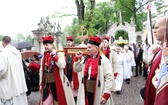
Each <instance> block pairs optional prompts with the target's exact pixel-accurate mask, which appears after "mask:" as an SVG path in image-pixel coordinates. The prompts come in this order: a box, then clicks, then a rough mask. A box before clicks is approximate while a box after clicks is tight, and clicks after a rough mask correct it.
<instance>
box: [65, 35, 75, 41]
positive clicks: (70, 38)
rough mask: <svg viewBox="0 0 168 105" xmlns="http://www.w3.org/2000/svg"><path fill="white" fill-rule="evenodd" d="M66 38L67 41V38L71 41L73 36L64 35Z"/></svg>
mask: <svg viewBox="0 0 168 105" xmlns="http://www.w3.org/2000/svg"><path fill="white" fill-rule="evenodd" d="M66 40H67V41H68V40H70V41H73V40H74V38H73V36H66Z"/></svg>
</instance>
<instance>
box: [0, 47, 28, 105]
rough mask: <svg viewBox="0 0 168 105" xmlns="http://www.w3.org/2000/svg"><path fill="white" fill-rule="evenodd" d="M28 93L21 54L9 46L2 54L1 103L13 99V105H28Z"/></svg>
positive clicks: (0, 76)
mask: <svg viewBox="0 0 168 105" xmlns="http://www.w3.org/2000/svg"><path fill="white" fill-rule="evenodd" d="M26 91H27V86H26V82H25V76H24V70H23V65H22V58H21V53H20V52H19V51H18V50H17V49H16V48H15V47H13V46H11V45H7V46H6V47H5V49H4V50H3V51H2V52H0V101H1V102H2V100H3V101H8V100H11V99H12V100H13V102H14V103H13V104H12V105H28V103H27V97H26ZM0 104H1V105H4V104H3V103H0Z"/></svg>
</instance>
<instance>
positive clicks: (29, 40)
mask: <svg viewBox="0 0 168 105" xmlns="http://www.w3.org/2000/svg"><path fill="white" fill-rule="evenodd" d="M26 42H30V43H32V42H33V37H32V36H31V35H28V36H27V37H26Z"/></svg>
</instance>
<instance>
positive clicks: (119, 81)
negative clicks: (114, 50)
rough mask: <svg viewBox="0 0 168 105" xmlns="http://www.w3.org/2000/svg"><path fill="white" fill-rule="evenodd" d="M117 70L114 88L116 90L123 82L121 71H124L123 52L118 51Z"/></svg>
mask: <svg viewBox="0 0 168 105" xmlns="http://www.w3.org/2000/svg"><path fill="white" fill-rule="evenodd" d="M117 70H118V74H117V77H116V79H115V84H116V87H115V90H116V91H121V88H122V84H123V79H124V78H123V72H124V54H123V53H118V54H117Z"/></svg>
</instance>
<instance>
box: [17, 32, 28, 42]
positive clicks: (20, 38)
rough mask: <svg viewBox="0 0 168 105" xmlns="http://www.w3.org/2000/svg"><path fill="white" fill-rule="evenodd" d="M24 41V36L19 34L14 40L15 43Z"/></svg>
mask: <svg viewBox="0 0 168 105" xmlns="http://www.w3.org/2000/svg"><path fill="white" fill-rule="evenodd" d="M25 39H26V38H25V36H23V35H22V34H20V33H19V34H17V35H16V40H17V41H25Z"/></svg>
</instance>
